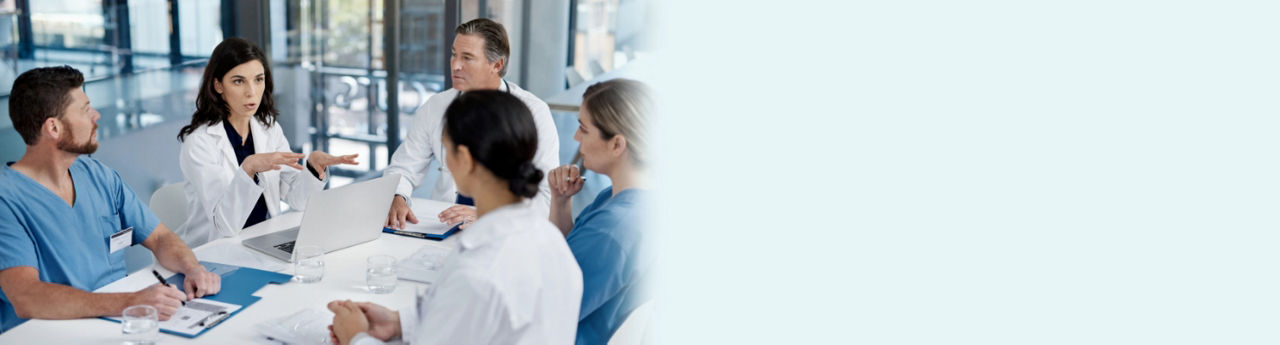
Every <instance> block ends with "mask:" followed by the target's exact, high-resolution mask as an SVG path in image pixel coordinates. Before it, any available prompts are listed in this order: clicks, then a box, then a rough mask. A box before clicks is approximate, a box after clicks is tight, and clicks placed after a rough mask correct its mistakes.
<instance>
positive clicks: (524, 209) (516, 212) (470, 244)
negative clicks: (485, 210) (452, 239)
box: [458, 199, 536, 250]
mask: <svg viewBox="0 0 1280 345" xmlns="http://www.w3.org/2000/svg"><path fill="white" fill-rule="evenodd" d="M532 206H533V204H532V203H531V202H530V201H529V199H525V200H523V201H521V202H518V203H515V204H511V205H507V206H503V207H499V208H497V209H495V210H493V211H489V214H486V215H484V217H480V219H477V220H476V222H475V223H473V224H471V226H469V227H467V230H463V231H462V234H460V236H459V238H458V244H460V245H461V246H462V249H463V250H471V249H475V248H479V247H483V246H485V245H487V244H489V243H493V242H494V241H497V240H500V239H502V238H503V237H507V236H508V235H511V234H514V233H517V232H519V231H523V230H524V229H525V226H526V223H527V222H526V221H525V220H526V218H536V217H535V216H534V215H532V213H534V212H533V209H532V208H531V207H532Z"/></svg>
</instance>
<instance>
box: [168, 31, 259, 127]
mask: <svg viewBox="0 0 1280 345" xmlns="http://www.w3.org/2000/svg"><path fill="white" fill-rule="evenodd" d="M253 60H258V62H261V63H262V70H263V73H264V74H265V77H266V79H267V87H266V88H265V89H264V90H262V100H261V101H259V105H258V112H257V113H255V114H253V117H255V118H257V119H258V120H259V121H262V123H265V124H267V127H271V126H272V125H274V124H275V123H276V117H278V116H279V115H280V111H278V110H276V102H275V99H274V97H272V94H273V93H274V90H275V82H274V81H272V78H271V64H270V63H268V62H267V55H266V54H263V53H262V49H258V46H257V45H255V44H253V42H249V41H248V40H245V39H243V38H239V37H232V38H228V39H225V40H223V41H222V43H219V44H218V46H217V47H216V48H213V54H212V55H210V56H209V65H208V66H205V68H204V78H203V79H202V80H201V81H200V93H199V94H196V112H195V114H192V115H191V124H189V125H187V126H186V127H182V130H180V131H178V141H182V139H184V138H185V137H186V136H187V134H191V132H193V131H195V130H196V128H198V127H200V126H203V125H212V124H214V123H218V122H219V121H222V120H224V119H226V118H227V115H228V114H230V113H231V110H230V109H228V108H227V102H226V101H225V100H223V99H222V95H220V94H218V92H217V91H216V89H214V87H213V83H214V82H215V81H219V80H222V77H224V76H226V75H227V71H230V70H231V69H232V68H236V66H240V64H243V63H246V62H249V61H253Z"/></svg>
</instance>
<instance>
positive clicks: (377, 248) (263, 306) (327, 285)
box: [0, 198, 458, 344]
mask: <svg viewBox="0 0 1280 345" xmlns="http://www.w3.org/2000/svg"><path fill="white" fill-rule="evenodd" d="M413 203H414V209H415V210H430V211H434V213H431V214H417V216H418V218H419V219H421V220H422V221H434V220H435V217H434V215H435V214H436V213H439V212H440V211H443V210H444V209H445V208H448V207H449V206H452V205H453V204H450V203H445V202H440V201H434V200H426V199H419V198H414V200H413ZM301 221H302V212H296V211H295V212H288V213H283V214H280V215H277V216H275V217H272V218H271V219H268V220H266V221H264V222H262V223H259V224H256V225H254V226H252V227H249V228H245V229H244V231H242V232H241V233H240V234H239V235H238V236H234V237H227V238H222V239H218V240H216V241H213V242H209V243H206V244H204V245H201V246H199V247H197V248H194V249H193V251H194V252H195V254H196V258H198V259H200V260H202V261H212V262H219V263H225V264H232V265H238V266H244V267H252V268H258V269H263V270H268V271H274V272H279V273H284V274H290V275H291V274H292V273H293V265H292V264H289V263H285V262H283V261H281V260H278V259H275V258H272V257H270V256H267V255H266V254H262V253H260V252H257V251H255V250H252V249H249V248H248V247H244V246H243V245H242V244H240V241H242V240H244V239H247V238H251V237H255V236H259V235H262V234H267V233H272V232H277V231H282V230H285V229H289V228H292V227H295V226H298V224H299V223H301ZM457 238H458V236H451V237H449V238H447V239H445V240H444V241H433V240H426V239H418V238H413V237H406V236H399V235H393V234H387V233H382V234H381V235H379V237H378V238H377V239H375V240H373V241H369V242H365V243H361V244H357V245H355V246H352V247H348V248H345V249H339V250H337V251H333V252H330V253H327V254H325V255H324V261H325V271H324V278H323V279H322V280H321V281H320V282H318V283H311V284H303V283H299V282H296V281H290V282H288V283H285V284H268V285H266V286H264V287H263V288H262V289H260V290H258V292H257V293H255V294H254V296H258V297H262V299H261V300H259V301H258V302H257V303H254V304H252V305H249V306H247V307H245V309H244V310H241V311H240V313H238V314H236V315H234V316H232V317H230V318H228V319H226V320H225V321H223V322H222V324H220V325H218V326H216V327H214V328H213V329H210V330H209V331H208V332H205V333H204V334H202V335H200V336H199V337H196V338H184V337H180V336H175V335H171V334H167V333H160V338H159V343H160V344H280V342H275V341H272V340H269V339H268V338H267V337H266V336H264V335H262V334H260V332H259V331H258V329H257V328H256V327H257V325H258V324H262V323H267V322H272V321H273V320H277V319H282V318H285V317H288V316H290V315H292V314H295V313H298V312H299V311H302V310H304V309H315V310H317V311H320V312H323V313H326V314H328V310H327V309H326V308H325V305H326V304H327V303H328V302H329V301H333V300H347V299H350V300H354V301H370V302H374V303H378V304H381V305H384V306H387V307H389V308H392V309H400V308H402V307H405V306H408V305H410V304H412V303H414V301H415V294H416V293H417V292H418V290H419V289H421V288H423V287H425V286H426V284H422V283H418V282H413V281H409V280H404V279H403V277H402V279H400V280H399V281H397V284H396V289H395V291H392V292H391V293H388V294H374V293H372V292H370V291H369V290H368V289H367V287H366V284H365V266H366V263H365V259H366V258H368V257H369V256H372V255H379V254H385V255H391V256H394V257H395V258H396V259H397V260H401V259H404V258H406V257H409V256H410V255H412V254H413V253H415V252H417V251H419V250H421V249H423V247H424V246H440V247H442V248H444V247H451V246H453V245H455V244H454V243H455V242H456V241H457ZM227 261H233V262H227ZM152 268H154V269H156V270H157V271H160V272H161V274H163V275H165V276H166V277H168V276H169V275H171V274H173V273H172V272H170V271H168V270H165V269H164V268H163V267H160V265H159V264H153V265H152V267H151V268H147V269H143V270H139V271H136V272H133V273H130V274H128V275H127V276H125V277H124V278H122V279H120V280H117V281H115V282H113V283H111V284H109V285H107V286H104V287H102V288H101V289H98V290H95V292H122V291H137V290H141V289H142V288H145V287H147V286H149V285H152V284H155V283H156V278H155V277H154V276H153V275H152V273H151V269H152ZM123 339H124V337H123V334H122V333H121V325H120V324H119V323H115V322H111V321H107V320H103V319H99V318H85V319H75V320H29V321H27V322H26V323H23V324H21V325H19V326H18V327H14V328H13V329H11V330H9V331H7V332H4V333H3V334H0V344H120V343H121V342H122V341H123Z"/></svg>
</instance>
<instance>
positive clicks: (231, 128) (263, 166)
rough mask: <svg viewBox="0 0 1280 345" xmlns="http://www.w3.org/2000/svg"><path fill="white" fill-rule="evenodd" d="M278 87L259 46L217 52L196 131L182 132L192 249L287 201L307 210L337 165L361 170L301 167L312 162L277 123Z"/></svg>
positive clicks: (228, 43) (315, 160) (327, 160)
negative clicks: (302, 161) (275, 94)
mask: <svg viewBox="0 0 1280 345" xmlns="http://www.w3.org/2000/svg"><path fill="white" fill-rule="evenodd" d="M272 84H273V83H272V80H271V68H270V66H269V65H268V63H267V59H266V55H265V54H263V53H262V50H261V49H258V47H257V46H255V45H254V44H253V43H251V42H249V41H246V40H244V39H240V38H229V39H226V40H224V41H222V43H220V44H218V46H217V47H216V48H214V49H213V54H212V55H211V56H210V57H209V64H208V66H206V67H205V70H204V78H203V81H202V82H201V85H200V93H199V94H197V95H196V112H195V114H193V115H192V116H191V124H189V125H187V126H185V127H182V130H181V131H179V132H178V140H179V141H182V154H181V156H180V157H179V165H180V167H181V168H182V175H183V176H184V177H185V178H186V185H185V186H186V194H187V214H188V216H187V221H186V223H185V224H183V226H182V228H180V229H179V230H178V235H179V236H181V237H182V239H183V241H185V242H187V245H189V246H191V247H195V246H198V245H201V244H204V243H206V242H209V241H213V240H215V239H218V238H221V237H226V236H234V235H236V234H238V233H240V230H242V229H244V228H245V227H248V226H252V225H254V224H257V223H259V222H262V221H264V220H266V219H268V218H270V217H271V216H274V215H276V214H279V213H280V201H281V199H283V200H284V201H285V202H288V203H289V205H290V206H292V207H293V208H296V209H303V208H305V207H306V200H307V198H308V196H310V194H311V193H312V192H314V191H317V190H320V189H323V188H324V185H325V182H326V178H327V177H328V176H327V175H328V174H327V173H326V169H327V168H328V167H329V166H330V165H334V164H355V163H356V162H355V157H356V155H347V156H332V155H329V154H327V153H324V152H320V151H315V152H312V153H311V155H310V156H308V157H306V158H307V160H306V162H307V163H306V164H307V167H306V168H303V166H302V165H300V164H298V160H299V159H302V158H303V157H304V155H303V154H300V153H293V152H291V151H290V148H289V141H288V140H287V139H285V137H284V130H282V129H281V128H280V125H279V124H278V123H276V117H277V116H279V111H277V110H276V108H275V105H274V103H275V102H274V99H273V98H272V90H273V89H272ZM304 169H305V171H304Z"/></svg>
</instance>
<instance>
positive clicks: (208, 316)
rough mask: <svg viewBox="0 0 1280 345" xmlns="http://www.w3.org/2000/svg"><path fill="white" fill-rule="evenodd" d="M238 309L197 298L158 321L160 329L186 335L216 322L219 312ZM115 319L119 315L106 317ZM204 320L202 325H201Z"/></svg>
mask: <svg viewBox="0 0 1280 345" xmlns="http://www.w3.org/2000/svg"><path fill="white" fill-rule="evenodd" d="M237 310H240V306H239V305H235V304H230V303H223V302H218V301H214V300H210V299H203V298H197V299H193V300H190V301H187V304H186V305H185V306H182V308H178V312H177V313H174V314H173V316H171V317H169V319H168V320H165V321H160V329H161V330H164V331H170V332H177V333H182V334H187V335H196V334H199V333H200V332H201V331H203V330H204V329H205V328H206V327H207V326H212V325H215V324H217V322H215V321H216V320H217V319H218V318H219V317H220V316H215V315H218V314H219V313H220V312H226V315H230V314H232V313H235V312H236V311H237ZM108 319H112V320H115V321H122V318H121V317H108ZM201 322H204V325H201Z"/></svg>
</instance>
